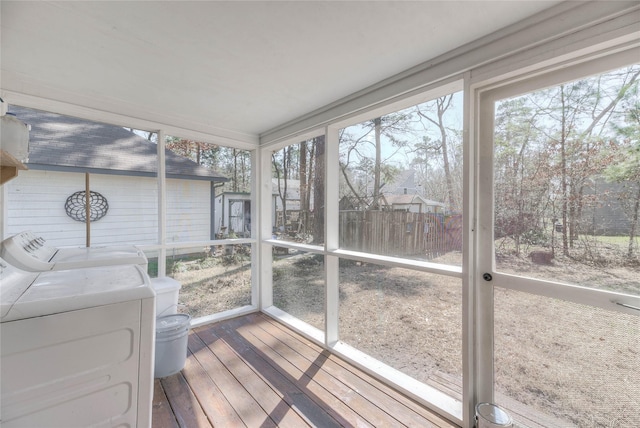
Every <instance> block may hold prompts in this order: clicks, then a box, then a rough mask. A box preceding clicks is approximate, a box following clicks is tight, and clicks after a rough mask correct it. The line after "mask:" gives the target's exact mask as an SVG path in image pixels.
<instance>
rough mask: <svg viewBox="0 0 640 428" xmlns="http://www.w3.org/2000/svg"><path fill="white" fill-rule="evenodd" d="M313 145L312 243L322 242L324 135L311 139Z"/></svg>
mask: <svg viewBox="0 0 640 428" xmlns="http://www.w3.org/2000/svg"><path fill="white" fill-rule="evenodd" d="M313 141H314V144H315V152H316V155H315V159H316V162H315V174H314V179H313V183H314V186H313V187H314V191H313V212H314V217H313V225H314V227H313V243H314V244H322V243H323V242H324V144H325V141H324V135H323V136H320V137H316V138H314V139H313Z"/></svg>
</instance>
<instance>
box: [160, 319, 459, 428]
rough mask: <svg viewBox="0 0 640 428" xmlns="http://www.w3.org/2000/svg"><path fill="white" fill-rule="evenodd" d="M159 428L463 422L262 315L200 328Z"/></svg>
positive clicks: (163, 400)
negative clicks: (404, 392) (428, 405)
mask: <svg viewBox="0 0 640 428" xmlns="http://www.w3.org/2000/svg"><path fill="white" fill-rule="evenodd" d="M188 348H189V352H188V357H187V361H186V364H185V367H184V369H183V370H182V371H181V372H180V373H178V374H175V375H173V376H169V377H166V378H163V379H156V381H155V391H154V398H153V428H175V427H184V428H199V427H242V426H246V427H249V428H253V427H295V428H298V427H307V426H312V427H322V428H324V427H356V426H357V427H361V426H362V427H457V425H456V424H454V423H452V422H450V421H448V420H446V419H445V418H443V417H442V416H439V415H437V414H435V413H434V412H432V411H431V410H429V409H426V408H425V407H423V406H421V405H420V404H418V403H416V402H415V401H413V400H411V399H410V398H408V397H406V396H404V395H402V394H401V393H399V392H397V391H395V390H394V389H392V388H391V387H389V386H387V385H386V384H384V383H382V382H380V381H378V380H377V379H375V378H373V377H371V376H370V375H368V374H366V373H364V372H362V371H361V370H359V369H358V368H356V367H354V366H352V365H350V364H348V363H347V362H345V361H343V360H341V359H340V358H338V357H336V356H335V355H332V354H331V353H330V352H328V351H326V350H323V349H321V348H320V347H319V346H317V345H315V344H314V343H312V342H310V341H308V340H306V339H305V338H304V337H302V336H300V335H299V334H297V333H295V332H293V331H292V330H290V329H289V328H287V327H286V326H284V325H282V324H280V323H279V322H277V321H275V320H273V319H271V318H269V317H268V316H266V315H264V314H260V313H256V314H250V315H245V316H242V317H238V318H234V319H231V320H226V321H221V322H218V323H215V324H211V325H207V326H203V327H198V328H195V329H194V330H192V331H191V333H190V334H189V342H188Z"/></svg>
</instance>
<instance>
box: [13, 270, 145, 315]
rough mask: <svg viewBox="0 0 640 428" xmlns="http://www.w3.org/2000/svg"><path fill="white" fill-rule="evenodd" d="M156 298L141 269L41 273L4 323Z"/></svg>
mask: <svg viewBox="0 0 640 428" xmlns="http://www.w3.org/2000/svg"><path fill="white" fill-rule="evenodd" d="M154 296H155V293H154V292H153V289H152V288H151V283H150V281H149V276H148V275H147V274H146V272H145V271H143V270H142V268H141V267H140V266H138V265H122V266H102V267H94V268H85V269H74V270H67V271H48V272H43V273H41V274H40V275H39V276H38V278H37V279H36V280H35V281H34V282H33V284H32V285H31V287H29V288H28V289H27V291H26V292H24V294H23V295H22V297H20V298H19V299H18V301H17V302H15V304H14V305H13V307H12V308H11V310H10V311H9V313H8V314H7V315H6V317H5V319H4V320H3V321H13V320H18V319H24V318H31V317H37V316H44V315H51V314H56V313H61V312H69V311H74V310H78V309H84V308H91V307H95V306H103V305H109V304H112V303H120V302H125V301H129V300H139V299H145V298H152V297H154Z"/></svg>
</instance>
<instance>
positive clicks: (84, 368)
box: [0, 259, 155, 428]
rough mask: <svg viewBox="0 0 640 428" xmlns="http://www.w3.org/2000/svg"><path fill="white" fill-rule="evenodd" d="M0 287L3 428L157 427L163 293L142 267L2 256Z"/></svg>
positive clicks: (0, 411) (0, 415) (0, 410)
mask: <svg viewBox="0 0 640 428" xmlns="http://www.w3.org/2000/svg"><path fill="white" fill-rule="evenodd" d="M0 287H1V290H0V291H1V292H0V296H1V318H0V345H1V346H0V358H1V361H0V391H1V400H0V403H1V404H0V425H2V427H3V428H15V427H36V426H46V427H80V426H84V427H86V426H97V427H150V426H151V402H152V398H153V355H154V330H155V295H154V292H153V289H152V288H151V286H150V281H149V277H148V275H147V274H146V272H145V271H144V270H143V269H142V268H141V267H140V266H138V265H122V266H101V267H92V268H84V269H74V270H69V271H49V272H43V273H32V272H24V271H21V270H20V269H17V268H16V267H14V266H11V265H10V264H8V263H6V262H5V261H4V260H2V259H0ZM5 291H6V292H5Z"/></svg>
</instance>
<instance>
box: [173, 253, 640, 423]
mask: <svg viewBox="0 0 640 428" xmlns="http://www.w3.org/2000/svg"><path fill="white" fill-rule="evenodd" d="M436 261H439V262H444V263H449V264H459V263H460V254H453V253H450V254H448V255H446V256H444V257H443V258H442V259H441V260H436ZM568 263H571V264H570V265H568ZM499 265H500V266H504V267H506V266H510V267H511V268H512V270H513V273H516V272H517V273H520V274H525V275H526V274H527V273H529V275H530V276H531V275H535V276H539V275H540V274H541V272H542V273H543V274H544V276H545V277H550V278H555V279H558V280H561V281H562V280H563V279H564V280H566V281H570V282H578V283H579V282H580V281H581V280H582V279H584V280H585V281H586V282H593V281H597V282H600V283H602V284H604V286H606V287H609V288H613V289H618V288H619V287H622V289H624V290H625V291H627V292H634V293H635V294H638V293H640V271H639V270H638V268H637V267H635V268H629V267H625V266H618V267H614V268H611V269H605V268H602V267H597V266H588V265H585V264H582V263H577V262H574V261H571V260H569V259H567V260H560V261H559V260H557V259H556V260H554V261H553V262H552V263H551V264H550V265H545V266H540V265H537V264H535V263H533V262H531V261H530V260H529V259H527V258H521V257H515V256H508V257H507V256H504V257H502V258H501V260H500V261H499ZM323 269H324V267H323V264H322V260H321V258H318V257H317V256H313V255H309V254H305V253H295V252H291V253H290V254H288V255H285V256H280V257H277V258H276V260H275V261H274V264H273V277H274V302H275V304H276V306H278V307H279V308H281V309H283V310H285V311H287V312H289V313H291V314H292V315H294V316H296V317H298V318H300V319H302V320H304V321H306V322H308V323H309V324H311V325H313V326H315V327H317V328H319V329H322V328H323V325H324V315H323V313H324V297H323V296H324V282H323V277H324V274H323ZM501 271H508V269H506V268H504V269H501ZM174 277H175V278H176V279H177V280H179V281H181V282H182V284H183V287H182V290H181V294H180V302H181V303H182V304H184V305H185V306H184V307H183V309H182V311H184V312H187V313H190V314H191V315H192V316H195V317H197V316H201V315H206V314H210V313H215V312H218V311H221V310H225V309H231V308H234V307H238V306H242V305H245V304H249V303H250V266H249V263H248V261H244V262H243V263H240V264H235V263H232V264H227V265H225V264H222V263H214V262H209V263H202V262H200V263H192V264H191V265H186V266H182V267H180V268H179V269H178V271H177V272H176V273H175V274H174ZM634 290H635V291H634ZM494 302H495V320H494V322H495V376H496V383H497V390H498V392H499V393H501V394H504V395H506V396H508V397H510V398H513V399H515V400H518V401H520V402H521V403H524V404H526V405H529V406H533V407H535V408H537V409H539V410H541V411H543V412H544V413H547V414H551V415H553V416H555V417H557V418H559V419H562V420H563V421H566V426H579V427H583V426H589V427H638V426H640V407H639V406H638V405H637V397H639V396H640V318H639V317H637V316H630V315H624V314H619V313H611V312H608V311H605V310H600V309H595V308H591V307H586V306H581V305H576V304H573V303H567V302H563V301H560V300H557V299H549V298H543V297H538V296H534V295H530V294H527V293H522V292H515V291H508V290H504V289H498V288H497V289H496V290H495V300H494ZM339 317H340V337H341V339H342V340H344V341H345V342H346V343H349V344H350V345H352V346H354V347H357V348H359V349H360V350H362V351H364V352H366V353H368V354H370V355H372V356H374V357H375V358H377V359H379V360H381V361H383V362H385V363H387V364H389V365H391V366H392V367H394V368H396V369H398V370H401V371H402V372H404V373H406V374H408V375H410V376H413V377H415V378H417V379H418V380H421V381H423V382H426V383H429V382H430V377H431V376H433V375H434V374H435V373H444V374H446V375H449V376H451V375H452V376H455V377H458V378H460V377H461V375H462V362H461V361H462V354H461V346H462V327H461V319H462V311H461V281H460V280H459V279H456V278H449V277H444V276H439V275H433V274H426V273H421V272H416V271H412V270H407V269H402V268H395V267H393V268H391V267H384V266H378V265H372V264H362V263H355V262H351V261H346V260H345V261H343V263H341V265H340V312H339ZM498 404H500V403H499V402H498Z"/></svg>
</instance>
